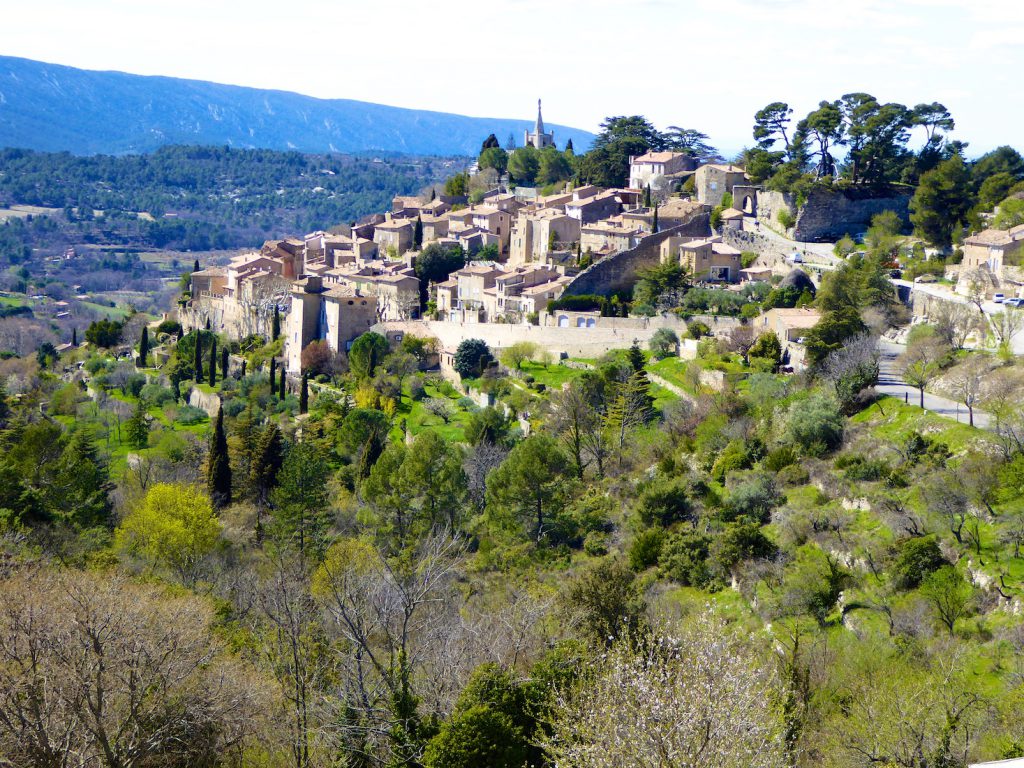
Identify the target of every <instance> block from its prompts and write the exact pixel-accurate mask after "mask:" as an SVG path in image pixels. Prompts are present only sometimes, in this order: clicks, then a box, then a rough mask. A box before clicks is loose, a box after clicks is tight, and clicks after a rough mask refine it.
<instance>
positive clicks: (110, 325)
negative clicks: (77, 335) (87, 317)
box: [85, 319, 124, 347]
mask: <svg viewBox="0 0 1024 768" xmlns="http://www.w3.org/2000/svg"><path fill="white" fill-rule="evenodd" d="M122 330H124V325H123V324H122V323H119V322H117V321H116V320H110V319H104V320H96V321H95V322H92V323H90V324H89V327H88V328H86V329H85V340H86V341H88V342H89V343H90V344H95V345H96V346H97V347H113V346H116V345H117V344H118V343H119V342H120V341H121V331H122Z"/></svg>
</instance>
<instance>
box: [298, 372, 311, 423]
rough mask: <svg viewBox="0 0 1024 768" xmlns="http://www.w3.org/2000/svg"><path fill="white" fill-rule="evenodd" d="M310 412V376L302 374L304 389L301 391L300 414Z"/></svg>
mask: <svg viewBox="0 0 1024 768" xmlns="http://www.w3.org/2000/svg"><path fill="white" fill-rule="evenodd" d="M308 410H309V374H308V373H306V372H305V371H303V372H302V389H300V390H299V413H306V411H308Z"/></svg>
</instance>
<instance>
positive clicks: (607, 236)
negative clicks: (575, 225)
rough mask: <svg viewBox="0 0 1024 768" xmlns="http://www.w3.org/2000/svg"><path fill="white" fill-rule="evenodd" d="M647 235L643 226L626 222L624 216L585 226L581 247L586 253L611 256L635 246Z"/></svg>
mask: <svg viewBox="0 0 1024 768" xmlns="http://www.w3.org/2000/svg"><path fill="white" fill-rule="evenodd" d="M644 234H646V230H645V229H644V227H643V225H642V224H638V223H635V222H626V221H625V220H624V219H623V217H622V216H613V217H612V218H610V219H606V220H605V221H597V222H594V223H593V224H585V225H584V226H582V227H581V228H580V247H581V248H582V249H583V251H584V252H586V251H591V252H592V253H595V254H609V253H617V252H619V251H625V250H628V249H630V248H632V247H633V246H635V245H636V244H637V243H638V242H639V241H640V239H641V238H642V237H643V236H644Z"/></svg>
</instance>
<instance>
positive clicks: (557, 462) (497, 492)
mask: <svg viewBox="0 0 1024 768" xmlns="http://www.w3.org/2000/svg"><path fill="white" fill-rule="evenodd" d="M570 474H571V467H570V464H569V460H568V458H566V456H565V454H564V453H562V450H561V448H560V447H559V445H558V443H557V442H556V441H555V439H554V438H552V437H549V436H547V435H544V434H537V435H531V436H530V437H528V438H526V439H525V440H523V441H522V442H521V443H519V444H518V445H517V446H516V447H515V448H513V449H512V451H511V452H510V453H509V455H508V458H506V459H505V461H504V462H502V464H501V466H499V467H498V468H497V469H495V470H493V471H492V472H491V474H490V476H489V477H488V480H487V507H488V514H489V516H490V517H491V518H492V519H494V520H496V521H497V522H499V523H500V524H501V525H502V526H503V527H506V528H511V529H515V528H526V529H527V530H530V534H531V536H532V538H533V539H534V541H537V542H540V541H541V539H543V538H544V536H545V535H546V534H547V523H548V517H549V516H550V515H552V514H554V512H555V510H557V509H559V508H560V506H561V504H562V503H564V501H565V499H566V498H567V497H568V496H567V494H568V492H569V487H570V483H569V482H568V480H569V476H570Z"/></svg>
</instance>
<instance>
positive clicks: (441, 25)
mask: <svg viewBox="0 0 1024 768" xmlns="http://www.w3.org/2000/svg"><path fill="white" fill-rule="evenodd" d="M7 6H8V7H7V8H5V10H4V16H3V18H4V21H3V24H2V25H0V54H6V55H11V56H24V57H26V58H32V59H40V60H43V61H50V62H54V63H59V64H68V65H71V66H76V67H82V68H85V69H116V70H122V71H126V72H134V73H139V74H154V75H156V74H160V75H172V76H176V77H188V78H196V79H202V80H213V81H216V82H223V83H233V84H237V85H248V86H255V87H260V88H279V89H282V90H290V91H298V92H300V93H305V94H309V95H312V96H319V97H322V98H351V99H360V100H366V101H375V102H379V103H383V104H393V105H397V106H404V107H416V108H422V109H434V110H439V111H444V112H457V113H462V114H468V115H480V116H498V117H524V118H530V117H532V116H533V110H534V108H535V103H536V99H537V98H538V97H542V98H543V99H544V104H545V109H544V115H545V118H546V119H548V120H550V121H551V122H557V123H562V124H567V125H573V126H576V127H579V128H585V129H589V130H596V129H597V126H598V124H599V123H600V122H601V120H602V119H603V118H604V117H605V116H606V115H618V114H644V115H646V116H647V117H649V118H650V119H651V120H653V121H654V123H655V124H657V125H658V126H659V127H662V128H664V127H665V126H667V125H681V126H684V127H687V128H698V129H700V130H702V131H704V132H706V133H708V134H710V135H711V137H712V139H713V142H714V143H715V144H717V145H718V146H720V147H722V148H724V149H727V150H730V151H733V150H736V149H738V148H740V147H741V146H743V145H745V144H749V143H750V142H751V138H750V125H751V118H752V115H753V113H754V112H755V111H756V110H757V109H759V108H760V107H762V106H764V105H765V104H767V103H769V102H772V101H787V102H789V103H790V105H791V106H793V107H794V108H795V110H796V112H797V113H798V114H799V115H802V114H805V113H806V112H807V111H809V110H810V109H811V108H813V107H814V106H815V105H816V104H817V102H818V101H820V100H821V99H836V98H838V97H840V96H841V95H843V94H844V93H849V92H851V91H867V92H868V93H871V94H873V95H874V96H876V97H877V98H878V99H880V100H882V101H899V102H902V103H905V104H908V105H911V106H912V105H914V104H916V103H919V102H922V101H926V102H931V101H941V102H943V103H944V104H945V105H946V106H947V107H948V108H949V109H950V110H951V111H952V112H953V115H954V117H955V119H956V122H957V132H956V135H957V137H958V138H960V139H961V140H964V141H969V142H970V143H971V153H972V154H973V153H974V152H980V151H984V150H987V149H990V148H992V147H994V146H997V145H999V144H1006V143H1009V144H1014V145H1016V146H1017V147H1018V148H1020V149H1024V98H1022V90H1024V88H1022V85H1024V83H1022V80H1024V74H1022V73H1024V0H616V1H615V2H610V1H609V0H561V1H560V2H559V1H558V0H549V1H548V2H544V1H542V0H490V2H480V0H473V1H472V2H471V1H470V0H440V1H439V2H423V1H422V0H420V1H416V0H377V1H376V2H374V1H372V0H361V1H360V2H351V0H290V2H280V1H279V0H278V1H275V2H269V1H268V0H246V2H226V1H225V0H176V1H175V2H173V3H163V2H160V3H158V2H155V1H154V0H33V2H20V3H16V4H15V3H7Z"/></svg>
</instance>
